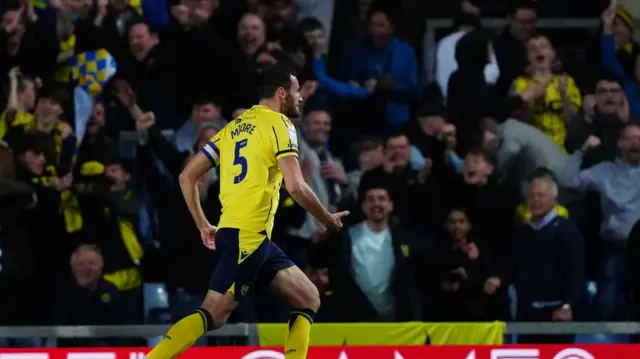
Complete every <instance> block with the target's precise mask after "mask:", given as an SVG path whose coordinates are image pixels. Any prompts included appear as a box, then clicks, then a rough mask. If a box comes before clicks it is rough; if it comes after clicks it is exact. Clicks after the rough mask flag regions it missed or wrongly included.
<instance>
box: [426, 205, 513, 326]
mask: <svg viewBox="0 0 640 359" xmlns="http://www.w3.org/2000/svg"><path fill="white" fill-rule="evenodd" d="M471 227H472V224H471V222H470V220H469V216H468V215H467V213H466V210H465V209H464V208H454V209H452V210H451V211H449V214H448V216H447V219H446V221H445V223H444V236H443V238H441V242H440V243H438V244H439V246H440V247H441V251H442V254H441V255H442V257H441V258H440V262H441V263H439V265H440V266H441V267H440V268H438V269H439V273H438V274H439V275H438V278H439V280H440V283H439V284H440V288H439V289H440V293H439V297H440V300H441V301H442V303H441V304H440V306H441V307H442V308H444V309H445V312H443V313H440V315H442V320H454V321H461V322H473V321H490V320H493V319H495V318H497V317H498V313H497V312H496V309H497V305H498V303H499V302H498V301H497V300H496V299H495V296H493V294H495V293H496V291H497V290H498V289H499V288H500V285H501V282H500V279H499V278H498V268H497V267H496V266H495V264H494V263H493V260H492V258H491V255H490V254H489V251H487V250H486V249H485V248H484V247H483V245H482V244H481V243H482V242H483V241H482V239H480V241H476V240H474V239H472V238H471V237H470V231H471Z"/></svg>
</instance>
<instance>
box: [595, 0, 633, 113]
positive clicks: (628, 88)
mask: <svg viewBox="0 0 640 359" xmlns="http://www.w3.org/2000/svg"><path fill="white" fill-rule="evenodd" d="M620 14H625V12H622V11H621V10H620V7H616V8H613V7H609V8H608V9H607V10H605V11H604V13H603V14H602V20H603V34H602V39H601V40H600V45H601V51H602V68H603V70H604V71H606V72H607V73H608V74H609V75H611V76H614V77H616V78H617V79H618V80H619V81H620V82H622V85H623V87H624V93H625V95H626V96H627V101H628V102H629V108H630V109H631V114H632V115H633V116H636V117H637V116H640V56H637V55H636V56H635V58H634V62H633V66H634V67H633V75H629V73H628V71H625V67H624V63H623V62H622V61H621V60H620V58H619V57H618V52H620V49H619V48H618V44H619V40H618V39H617V36H616V33H617V32H619V31H620V22H621V21H622V20H620V19H621V18H622V17H621V15H620Z"/></svg>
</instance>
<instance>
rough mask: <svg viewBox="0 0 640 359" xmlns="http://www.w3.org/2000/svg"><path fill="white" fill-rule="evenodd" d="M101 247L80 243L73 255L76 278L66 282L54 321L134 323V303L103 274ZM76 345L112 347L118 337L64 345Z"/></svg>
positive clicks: (109, 323)
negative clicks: (125, 297)
mask: <svg viewBox="0 0 640 359" xmlns="http://www.w3.org/2000/svg"><path fill="white" fill-rule="evenodd" d="M102 268H103V260H102V254H101V253H100V250H99V249H98V248H97V247H95V246H92V245H82V246H79V247H78V248H77V249H76V250H75V251H74V252H73V254H72V256H71V271H72V273H73V277H72V278H71V280H69V281H67V282H66V283H65V284H63V285H62V286H61V287H60V288H59V291H58V294H57V295H58V296H57V297H56V302H55V303H56V305H55V307H53V312H52V316H53V322H54V323H57V324H60V325H118V324H120V325H122V324H135V323H136V322H135V318H137V317H138V316H137V315H136V312H137V309H136V308H135V303H131V302H128V301H126V300H124V298H123V297H122V294H121V293H120V292H118V290H117V289H116V287H115V286H114V285H113V284H112V283H110V282H108V281H106V280H105V279H104V278H103V277H102ZM65 344H66V345H68V346H77V347H91V346H113V345H118V344H117V340H115V341H114V340H113V339H111V340H109V339H75V340H68V342H67V343H63V345H65Z"/></svg>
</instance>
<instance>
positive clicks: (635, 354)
mask: <svg viewBox="0 0 640 359" xmlns="http://www.w3.org/2000/svg"><path fill="white" fill-rule="evenodd" d="M147 350H148V349H147V348H74V349H44V348H39V349H2V348H0V359H141V358H142V357H143V356H144V353H145V352H146V351H147ZM179 358H180V359H209V358H211V359H219V358H224V359H284V354H283V353H282V349H281V348H264V347H198V348H191V349H189V350H188V351H187V352H186V353H184V354H183V355H181V356H180V357H179ZM307 358H308V359H370V358H379V359H425V358H438V359H627V358H628V359H632V358H640V346H637V345H580V346H578V345H576V346H563V345H540V346H535V345H503V346H436V345H428V346H397V347H394V346H375V347H312V348H311V349H310V350H309V355H308V357H307Z"/></svg>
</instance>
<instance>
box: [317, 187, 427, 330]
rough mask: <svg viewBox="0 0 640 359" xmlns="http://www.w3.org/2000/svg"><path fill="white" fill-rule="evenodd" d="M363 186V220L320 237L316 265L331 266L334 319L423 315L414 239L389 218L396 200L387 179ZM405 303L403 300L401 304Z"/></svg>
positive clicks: (385, 319) (395, 318) (392, 318)
mask: <svg viewBox="0 0 640 359" xmlns="http://www.w3.org/2000/svg"><path fill="white" fill-rule="evenodd" d="M369 186H370V187H367V188H366V189H363V190H362V193H363V195H362V197H361V198H362V212H364V214H365V220H364V221H363V222H360V223H357V224H354V225H352V226H350V227H349V228H348V229H347V231H344V232H341V233H339V234H336V235H333V236H329V237H328V238H323V239H320V240H319V241H318V242H319V244H318V245H317V247H318V248H316V251H317V253H316V256H317V258H316V259H315V261H316V263H315V266H316V267H318V268H324V267H328V268H329V285H330V287H331V289H332V291H333V297H334V298H333V299H334V300H333V301H332V304H333V305H334V306H335V307H334V308H331V309H332V314H333V315H334V316H335V317H333V318H332V319H333V320H334V321H346V322H352V321H366V322H376V321H378V322H379V321H382V322H388V321H404V320H408V319H409V318H417V317H419V313H418V310H419V306H420V303H419V302H418V301H417V300H416V294H415V293H414V292H413V291H414V289H413V285H412V284H411V281H412V279H413V275H412V273H411V271H412V267H411V262H410V261H409V256H410V251H411V246H412V242H413V241H417V240H419V238H415V235H413V234H412V233H410V232H409V231H408V230H407V229H406V228H404V227H394V226H391V224H390V223H389V215H390V214H391V212H392V211H393V208H394V202H393V200H392V198H391V197H390V193H389V191H388V190H387V189H386V188H385V184H384V183H383V182H382V183H379V184H377V185H376V184H373V183H372V184H370V185H369ZM400 303H401V304H400Z"/></svg>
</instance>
